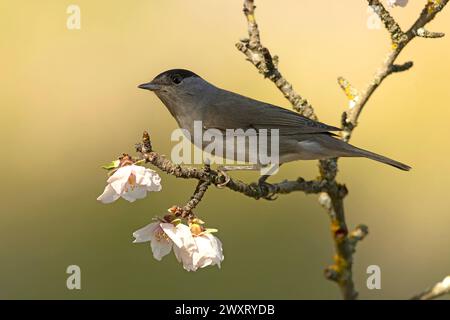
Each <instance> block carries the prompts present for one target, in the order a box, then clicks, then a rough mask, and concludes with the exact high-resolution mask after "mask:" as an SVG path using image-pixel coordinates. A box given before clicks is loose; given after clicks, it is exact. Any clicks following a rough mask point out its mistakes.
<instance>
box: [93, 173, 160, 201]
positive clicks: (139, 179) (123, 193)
mask: <svg viewBox="0 0 450 320" xmlns="http://www.w3.org/2000/svg"><path fill="white" fill-rule="evenodd" d="M107 182H108V185H107V186H106V188H105V190H104V191H103V193H102V194H101V195H100V196H99V197H98V198H97V200H98V201H101V202H102V203H111V202H114V201H116V200H117V199H119V198H120V197H122V198H124V199H125V200H128V201H129V202H134V201H136V199H142V198H145V197H146V196H147V192H148V191H160V190H161V177H160V176H159V175H158V174H157V173H156V172H155V171H153V170H151V169H147V168H145V167H142V166H137V165H134V164H132V165H127V166H124V167H120V168H118V169H117V170H116V172H114V174H113V175H112V176H111V177H109V179H108V180H107Z"/></svg>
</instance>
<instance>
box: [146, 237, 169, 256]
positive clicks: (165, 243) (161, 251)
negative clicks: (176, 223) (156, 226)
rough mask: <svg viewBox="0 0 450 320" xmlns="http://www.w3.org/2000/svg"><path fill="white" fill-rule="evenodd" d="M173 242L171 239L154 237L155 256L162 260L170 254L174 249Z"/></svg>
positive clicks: (153, 250)
mask: <svg viewBox="0 0 450 320" xmlns="http://www.w3.org/2000/svg"><path fill="white" fill-rule="evenodd" d="M172 246H173V242H172V241H171V240H170V239H166V238H162V239H156V238H154V239H152V241H151V247H152V252H153V257H154V258H155V259H156V260H158V261H161V259H162V258H163V257H164V256H166V255H168V254H169V253H170V251H171V250H172Z"/></svg>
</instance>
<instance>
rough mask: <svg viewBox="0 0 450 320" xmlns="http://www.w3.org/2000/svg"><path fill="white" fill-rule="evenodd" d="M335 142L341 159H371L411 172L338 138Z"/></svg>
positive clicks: (401, 165)
mask: <svg viewBox="0 0 450 320" xmlns="http://www.w3.org/2000/svg"><path fill="white" fill-rule="evenodd" d="M332 139H333V140H335V141H334V143H333V145H335V146H337V147H338V149H339V151H338V152H337V153H338V154H337V156H339V157H365V158H369V159H372V160H375V161H378V162H382V163H385V164H388V165H390V166H393V167H396V168H398V169H400V170H404V171H409V170H411V167H410V166H408V165H406V164H404V163H401V162H398V161H395V160H393V159H390V158H388V157H385V156H382V155H379V154H377V153H374V152H371V151H368V150H364V149H361V148H358V147H355V146H353V145H351V144H349V143H346V142H344V141H342V140H339V139H336V138H332Z"/></svg>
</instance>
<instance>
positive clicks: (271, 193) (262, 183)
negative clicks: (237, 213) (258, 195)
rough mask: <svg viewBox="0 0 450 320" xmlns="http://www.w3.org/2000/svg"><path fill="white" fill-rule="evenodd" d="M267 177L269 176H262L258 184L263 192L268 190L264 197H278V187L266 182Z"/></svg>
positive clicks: (272, 198) (269, 198) (270, 198)
mask: <svg viewBox="0 0 450 320" xmlns="http://www.w3.org/2000/svg"><path fill="white" fill-rule="evenodd" d="M267 178H268V176H262V177H261V178H260V179H259V180H258V184H257V186H258V188H259V189H260V190H261V191H263V192H266V191H267V194H266V195H265V196H263V197H262V198H263V199H266V200H269V201H273V200H276V199H277V198H278V195H277V194H276V187H275V186H274V185H273V184H270V183H268V182H266V179H267ZM271 190H272V191H271Z"/></svg>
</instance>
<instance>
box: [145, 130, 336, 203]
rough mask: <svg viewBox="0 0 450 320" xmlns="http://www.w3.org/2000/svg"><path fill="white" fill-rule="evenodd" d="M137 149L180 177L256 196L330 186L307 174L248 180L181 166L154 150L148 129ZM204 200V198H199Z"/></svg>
mask: <svg viewBox="0 0 450 320" xmlns="http://www.w3.org/2000/svg"><path fill="white" fill-rule="evenodd" d="M136 151H138V152H139V153H141V157H140V159H139V160H145V162H147V163H150V164H152V165H153V166H155V167H157V168H158V169H160V170H161V171H164V172H165V173H167V174H170V175H173V176H174V177H176V178H182V179H196V180H199V181H200V182H206V183H207V184H208V185H209V184H212V185H215V186H217V187H225V188H228V189H230V190H233V191H236V192H239V193H242V194H243V195H245V196H247V197H250V198H254V199H261V198H263V199H269V198H270V197H271V196H273V195H275V194H289V193H291V192H294V191H302V192H304V193H307V194H312V193H316V194H317V193H319V192H322V191H324V190H326V189H327V188H328V186H327V181H326V180H320V179H318V180H311V181H306V180H304V179H303V178H298V179H297V180H293V181H292V180H291V181H288V180H284V181H282V182H279V183H275V184H264V185H259V184H257V183H252V184H246V183H245V182H242V181H240V180H238V179H234V178H231V177H227V176H225V175H224V174H223V173H222V172H220V171H216V170H212V169H211V168H210V167H209V166H206V167H205V168H203V169H200V168H195V167H189V166H181V165H178V164H175V163H173V162H172V161H170V160H169V159H167V158H166V157H164V156H163V155H160V154H159V153H157V152H154V151H153V150H152V145H151V141H150V136H149V134H148V133H147V132H144V134H143V138H142V143H139V144H137V145H136ZM197 188H198V186H197ZM205 191H206V190H205ZM200 200H201V199H199V200H198V201H200ZM194 201H195V200H194ZM197 203H198V202H197ZM197 203H195V205H197Z"/></svg>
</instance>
